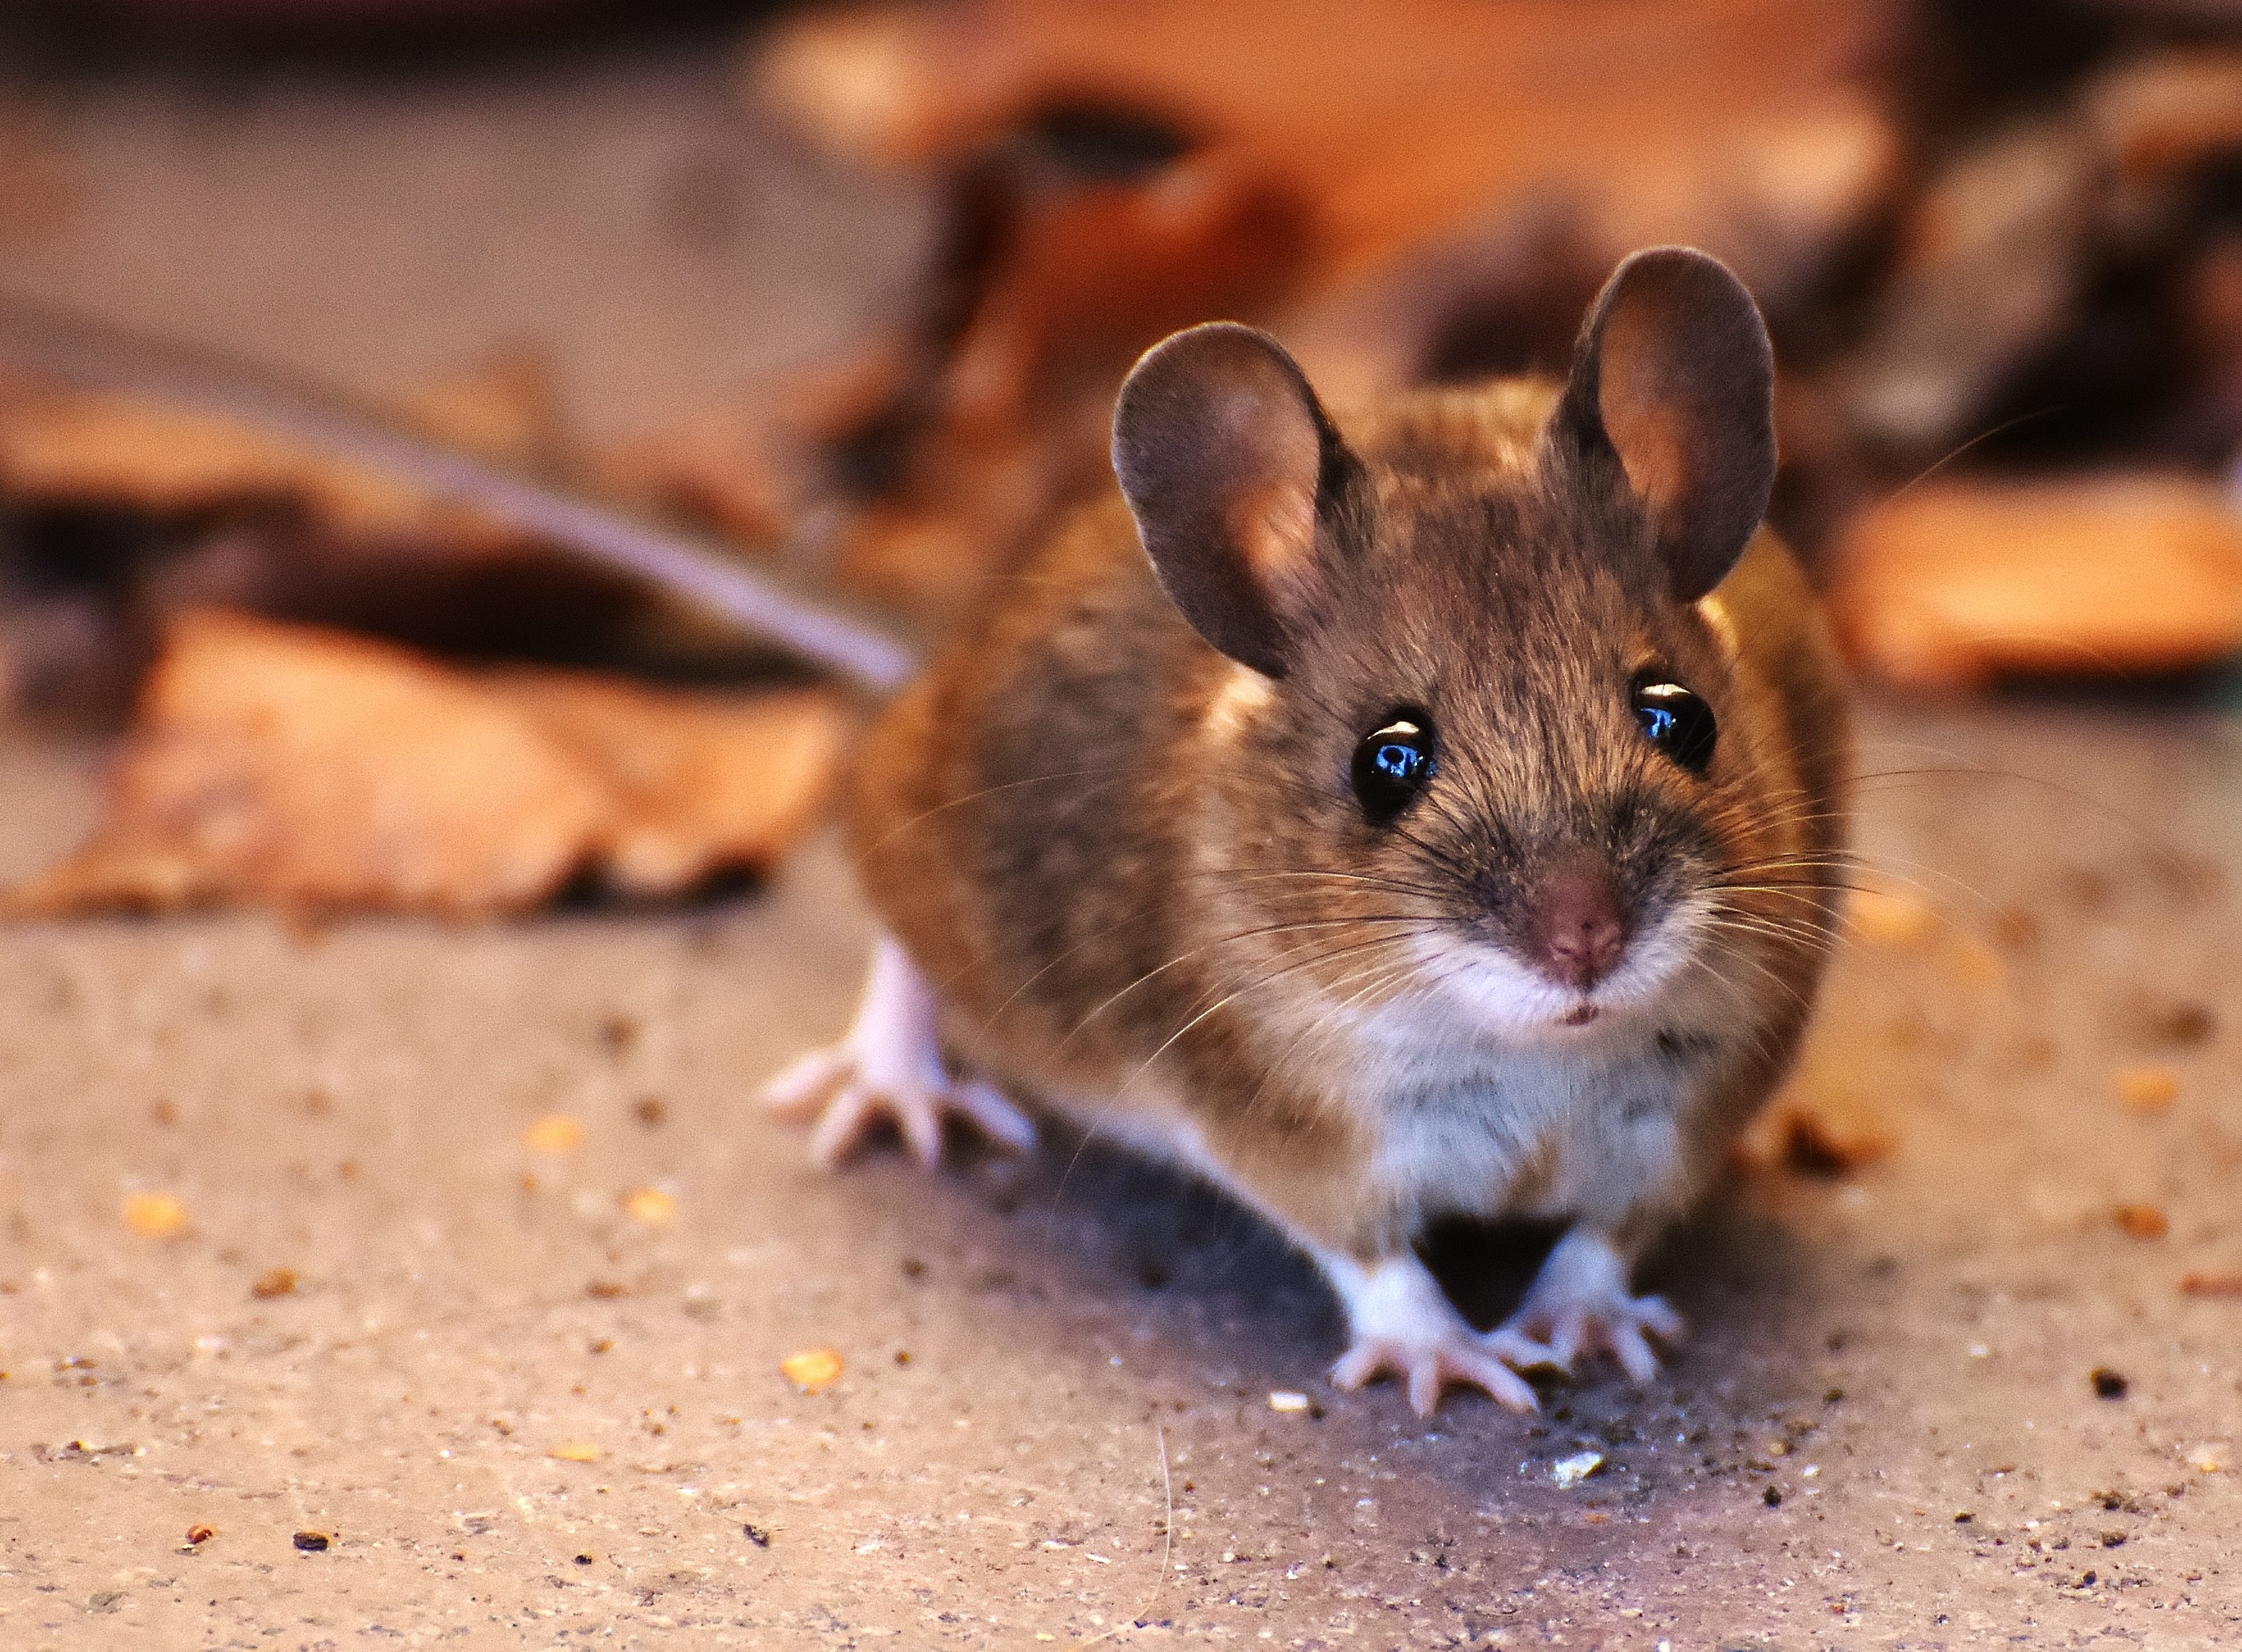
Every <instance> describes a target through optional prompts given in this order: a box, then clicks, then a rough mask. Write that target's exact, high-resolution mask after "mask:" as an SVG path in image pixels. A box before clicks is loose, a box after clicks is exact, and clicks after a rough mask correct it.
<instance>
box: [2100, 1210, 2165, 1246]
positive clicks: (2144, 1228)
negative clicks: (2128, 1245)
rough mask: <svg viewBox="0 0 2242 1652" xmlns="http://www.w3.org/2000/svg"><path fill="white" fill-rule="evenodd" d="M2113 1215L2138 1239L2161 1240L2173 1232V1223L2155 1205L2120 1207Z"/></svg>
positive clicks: (2119, 1223)
mask: <svg viewBox="0 0 2242 1652" xmlns="http://www.w3.org/2000/svg"><path fill="white" fill-rule="evenodd" d="M2111 1215H2113V1216H2114V1217H2115V1218H2116V1219H2117V1222H2118V1226H2119V1227H2121V1228H2123V1229H2124V1230H2125V1232H2128V1233H2130V1234H2131V1235H2132V1236H2133V1237H2134V1238H2135V1239H2162V1238H2163V1237H2164V1236H2165V1234H2166V1233H2168V1232H2171V1231H2172V1223H2171V1221H2170V1220H2169V1219H2167V1218H2166V1217H2165V1213H2164V1212H2162V1211H2160V1210H2158V1208H2157V1207H2156V1206H2155V1205H2118V1208H2117V1209H2116V1210H2115V1211H2113V1212H2111Z"/></svg>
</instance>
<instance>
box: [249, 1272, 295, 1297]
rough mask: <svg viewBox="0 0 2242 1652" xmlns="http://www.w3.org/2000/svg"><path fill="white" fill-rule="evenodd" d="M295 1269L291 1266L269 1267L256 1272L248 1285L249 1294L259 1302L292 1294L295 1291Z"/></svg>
mask: <svg viewBox="0 0 2242 1652" xmlns="http://www.w3.org/2000/svg"><path fill="white" fill-rule="evenodd" d="M296 1285H297V1279H296V1270H295V1269H294V1268H292V1267H269V1268H266V1269H265V1272H264V1273H260V1274H258V1276H257V1279H256V1282H255V1283H254V1284H252V1285H251V1286H250V1287H249V1293H250V1295H252V1296H253V1297H255V1298H256V1299H258V1301H260V1302H269V1301H271V1300H272V1299H273V1298H274V1297H276V1296H292V1295H293V1294H295V1291H296Z"/></svg>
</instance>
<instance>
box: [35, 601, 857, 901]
mask: <svg viewBox="0 0 2242 1652" xmlns="http://www.w3.org/2000/svg"><path fill="white" fill-rule="evenodd" d="M843 715H844V714H843V713H842V710H841V708H840V705H839V702H837V701H836V700H835V699H834V698H832V697H831V696H829V695H824V694H821V693H814V692H807V691H792V692H784V693H779V694H772V695H758V696H749V697H746V698H740V697H735V696H714V695H668V694H656V693H654V692H653V691H651V690H648V689H641V688H636V687H634V686H633V685H631V684H628V683H622V682H610V681H607V680H604V679H599V678H593V677H585V676H574V675H564V674H560V673H539V674H510V675H506V676H503V677H500V678H499V679H496V680H494V681H492V682H485V681H482V680H479V679H477V678H474V677H471V676H469V675H466V674H465V673H462V672H459V671H454V670H452V669H449V668H446V667H443V666H440V665H438V664H437V663H435V662H434V661H430V660H427V659H426V658H423V657H421V656H419V655H413V654H411V653H409V652H407V651H406V650H403V649H400V648H393V647H390V646H388V645H386V644H382V643H378V642H373V641H366V640H365V639H362V638H357V637H352V636H347V635H341V634H338V633H333V632H327V631H320V630H316V629H311V628H299V627H290V626H282V625H277V624H273V623H271V622H269V621H261V620H253V619H249V618H246V617H244V616H240V615H233V614H222V613H217V612H198V613H194V614H189V615H187V616H185V618H184V619H182V620H181V621H179V622H178V624H177V625H176V626H175V627H174V628H173V629H172V632H171V639H170V642H169V645H168V646H167V648H165V651H164V655H163V657H162V659H161V660H160V661H158V665H157V667H156V668H155V670H154V671H153V673H152V674H151V677H150V679H149V682H148V685H147V687H146V688H145V690H144V694H143V696H142V702H141V707H140V710H139V713H138V720H137V722H136V726H135V729H134V730H133V732H132V734H131V736H130V737H129V739H128V741H127V742H126V745H125V748H124V752H123V754H122V755H121V757H120V758H119V760H118V762H117V766H116V769H115V770H114V772H113V774H112V776H111V785H110V796H109V805H108V809H107V812H106V816H105V817H104V821H103V823H102V825H101V827H100V829H98V831H97V833H96V835H95V836H94V838H93V840H92V842H91V843H89V844H88V845H87V846H86V847H85V848H84V849H83V850H80V851H79V853H78V854H77V856H74V857H73V858H71V859H70V860H69V861H66V862H64V863H63V864H62V865H60V866H58V867H56V868H54V869H52V870H50V871H48V872H47V873H46V874H44V876H40V877H37V878H35V879H33V880H32V881H31V882H30V883H28V884H26V885H23V886H22V887H20V888H18V889H17V890H15V891H13V893H12V894H11V896H10V905H11V906H12V907H13V908H14V910H17V911H18V912H23V913H30V914H50V915H51V914H57V913H66V912H73V911H82V910H90V909H99V908H112V907H138V908H144V909H153V910H166V909H171V908H176V907H181V906H190V905H198V904H209V903H223V902H250V903H268V904H273V905H279V906H282V907H285V908H290V909H293V910H310V911H318V910H335V909H342V908H352V907H373V908H401V909H407V910H422V911H432V912H440V913H446V914H452V915H457V916H480V915H486V914H492V913H499V912H507V911H516V910H522V909H524V908H527V907H530V906H534V905H535V904H537V903H540V902H541V901H544V900H546V899H547V898H549V897H551V896H553V895H554V893H556V892H557V891H558V890H561V888H562V887H564V886H565V885H567V883H570V882H572V881H573V880H574V879H575V878H576V877H577V876H579V875H580V874H582V873H587V872H589V873H594V874H596V875H600V876H604V877H605V879H606V880H607V883H609V884H610V885H611V886H612V887H614V888H616V889H618V890H621V891H623V892H625V893H628V894H630V895H634V896H655V895H668V894H675V893H680V892H682V891H684V890H689V889H690V888H692V887H694V886H695V885H696V884H697V883H700V882H701V881H703V880H705V879H706V878H708V877H709V876H714V875H715V874H716V873H718V872H721V871H731V870H738V871H744V872H750V873H754V872H761V871H763V870H767V869H768V868H769V866H770V865H771V863H773V862H774V861H775V859H776V858H777V856H779V855H780V854H781V853H782V851H783V850H784V849H785V848H786V847H787V846H788V845H789V844H790V843H792V842H793V841H794V839H795V837H796V836H799V835H800V833H801V832H802V831H803V830H804V829H807V827H808V826H809V823H810V822H811V820H812V819H813V818H814V817H815V814H816V809H817V808H818V806H819V803H820V802H821V801H822V796H823V793H824V790H825V787H826V782H827V780H828V776H829V773H830V771H831V768H832V765H833V762H834V760H835V757H836V754H837V751H838V748H839V743H840V739H841V735H842V727H843Z"/></svg>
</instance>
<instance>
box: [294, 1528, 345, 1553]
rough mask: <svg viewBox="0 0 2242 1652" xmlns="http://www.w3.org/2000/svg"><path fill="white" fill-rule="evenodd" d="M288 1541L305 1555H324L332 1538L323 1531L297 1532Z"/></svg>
mask: <svg viewBox="0 0 2242 1652" xmlns="http://www.w3.org/2000/svg"><path fill="white" fill-rule="evenodd" d="M289 1541H292V1543H294V1544H295V1545H296V1547H297V1548H299V1549H301V1550H303V1551H304V1553H305V1554H306V1555H324V1554H326V1552H327V1545H328V1544H329V1543H332V1541H334V1539H333V1538H332V1537H330V1536H329V1535H328V1534H326V1533H325V1532H298V1533H297V1534H296V1535H295V1536H294V1537H292V1538H291V1539H290V1540H289Z"/></svg>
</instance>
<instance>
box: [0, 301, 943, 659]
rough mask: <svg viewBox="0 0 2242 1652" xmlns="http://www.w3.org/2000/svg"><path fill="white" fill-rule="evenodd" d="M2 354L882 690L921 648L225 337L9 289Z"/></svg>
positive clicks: (0, 311)
mask: <svg viewBox="0 0 2242 1652" xmlns="http://www.w3.org/2000/svg"><path fill="white" fill-rule="evenodd" d="M0 357H5V358H7V359H12V360H15V361H17V362H19V363H21V364H22V365H23V366H28V367H30V368H34V369H36V370H37V371H38V372H41V373H46V374H49V375H50V376H52V377H54V378H57V379H62V380H64V381H65V382H68V383H71V384H76V385H79V386H84V387H87V388H91V389H102V390H117V391H124V392H128V393H132V394H135V395H142V396H152V397H156V398H159V399H161V400H165V401H171V402H176V403H178V404H180V405H182V406H191V407H195V408H198V409H201V410H203V411H205V412H209V413H217V414H220V415H222V416H224V417H225V418H228V419H232V420H238V421H239V422H241V423H244V424H249V425H253V426H258V427H259V428H261V429H264V430H267V431H270V432H272V433H276V434H279V435H282V436H285V437H289V438H291V439H292V440H297V441H301V442H306V443H310V444H312V445H313V446H316V447H320V448H322V449H324V450H326V451H327V452H329V453H333V454H335V455H336V456H338V457H339V458H343V459H347V460H352V462H354V463H357V464H359V465H363V466H365V467H367V468H368V469H371V470H375V471H379V472H381V473H385V474H387V475H391V476H394V477H396V478H398V479H399V480H404V481H407V482H410V483H411V484H412V485H413V486H414V487H417V488H419V489H420V490H421V491H422V492H424V493H426V494H427V495H428V496H429V497H430V498H432V499H436V500H443V501H446V502H448V503H453V504H459V505H463V506H467V507H473V509H474V510H476V511H478V512H480V513H481V514H484V515H486V516H487V517H489V518H491V519H492V520H495V521H498V522H500V523H503V524H504V525H506V526H507V527H511V528H514V529H515V530H517V531H519V532H520V533H522V534H527V535H530V536H532V537H534V538H535V539H537V540H539V541H542V542H544V543H547V544H549V545H550V546H552V547H554V549H555V550H557V551H560V552H562V553H564V554H567V555H570V556H574V557H576V558H579V559H580V560H581V561H586V562H588V563H591V564H593V565H594V566H595V567H601V568H603V569H608V570H612V571H616V572H621V573H623V574H629V575H631V576H633V577H634V578H637V579H641V580H644V581H647V583H648V584H650V585H652V586H654V587H655V588H658V589H660V590H661V591H663V592H665V593H667V594H669V595H671V596H674V597H676V598H679V599H681V600H682V601H686V602H688V603H690V604H692V605H693V606H695V607H696V608H701V609H703V610H705V611H706V612H708V613H709V614H713V615H715V616H716V617H718V618H720V619H722V620H723V621H727V622H728V623H730V624H731V625H734V626H735V627H737V628H739V629H740V630H741V631H742V632H744V633H746V634H747V635H749V636H751V637H753V638H754V639H755V640H756V641H761V642H763V643H767V644H769V645H771V646H773V647H775V648H778V649H780V650H782V652H784V653H787V654H791V655H796V656H798V657H800V658H801V659H802V660H804V661H809V662H810V663H812V664H814V665H816V666H819V667H822V668H824V669H826V670H828V671H830V672H832V673H834V674H835V675H837V676H840V677H843V678H845V679H847V680H848V681H849V682H852V683H855V684H856V685H857V686H859V687H861V688H866V689H869V690H870V691H871V692H873V693H875V694H877V695H887V694H889V693H891V692H893V691H894V690H895V689H896V688H900V687H902V686H903V683H904V682H906V681H908V680H909V678H910V676H911V675H912V674H913V673H914V672H915V671H916V668H917V665H918V661H917V656H916V650H914V649H913V648H911V646H910V644H909V643H908V642H906V641H903V639H902V638H901V637H899V636H897V635H895V634H894V633H893V632H892V631H890V630H889V629H887V628H884V627H883V626H881V625H879V624H878V623H876V622H875V621H870V620H868V619H865V618H862V617H860V616H857V615H856V614H850V613H849V612H848V611H847V610H846V608H844V607H843V605H842V604H841V603H839V602H837V601H834V600H832V599H830V598H829V597H826V596H822V595H818V594H812V593H810V592H808V591H805V590H802V589H800V588H796V586H795V583H794V582H793V581H790V580H789V579H787V578H786V577H785V576H783V575H781V574H773V573H769V572H766V571H764V570H762V569H759V568H754V567H748V566H746V565H744V564H743V563H742V562H741V561H739V560H738V558H737V557H736V556H734V555H730V554H726V553H725V552H724V551H722V550H721V549H719V548H718V547H715V545H714V544H712V543H710V542H708V541H702V540H699V539H696V538H695V537H694V536H692V535H690V534H685V533H681V532H678V531H676V530H675V529H672V528H669V527H663V526H661V525H658V524H656V523H654V522H652V521H649V520H646V519H645V518H644V517H643V516H641V515H640V514H637V513H636V512H634V511H633V510H630V509H629V508H628V507H622V506H619V505H615V504H612V503H609V502H607V501H605V500H599V499H596V498H594V497H593V496H591V495H590V494H585V493H581V492H577V491H574V490H572V489H570V488H567V487H559V486H555V485H554V484H553V483H551V482H549V481H547V480H542V479H540V478H537V477H534V476H532V475H529V474H528V473H525V472H522V471H520V470H516V469H514V468H513V467H508V466H507V465H504V464H501V463H499V462H496V461H494V460H484V459H480V458H476V457H473V456H471V455H469V454H467V453H462V452H460V450H458V449H456V448H453V447H447V446H446V445H445V444H444V443H442V442H440V441H434V440H430V439H428V438H427V437H426V436H422V435H420V434H418V433H414V432H413V431H412V430H410V429H408V428H407V427H406V426H404V425H403V424H401V423H399V421H398V420H396V419H395V418H394V417H393V416H392V415H390V414H388V413H385V412H383V411H381V410H379V408H376V407H373V406H367V405H364V404H361V403H359V402H357V401H354V400H352V399H351V398H349V397H347V396H345V395H342V394H340V393H336V392H333V391H331V390H328V389H326V388H323V387H319V386H311V385H305V384H300V383H297V382H295V381H292V380H291V379H288V378H286V377H285V376H284V375H281V374H279V373H273V372H271V371H269V370H267V369H265V368H263V367H259V366H252V365H251V364H249V363H246V362H244V361H240V360H238V359H235V358H233V357H231V356H228V355H225V354H224V353H219V352H216V351H206V350H202V349H197V348H191V347H188V346H182V345H178V344H175V343H169V342H164V341H160V340H158V339H146V338H142V337H139V336H138V335H135V334H132V333H130V332H124V331H121V330H119V329H116V328H112V327H109V326H102V325H100V324H97V323H95V322H91V321H87V320H84V319H80V318H77V317H75V316H70V315H66V314H64V313H62V312H57V311H54V310H50V309H48V308H46V307H44V306H39V305H36V304H33V303H30V302H29V301H27V300H23V299H17V298H15V297H13V296H8V295H0Z"/></svg>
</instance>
